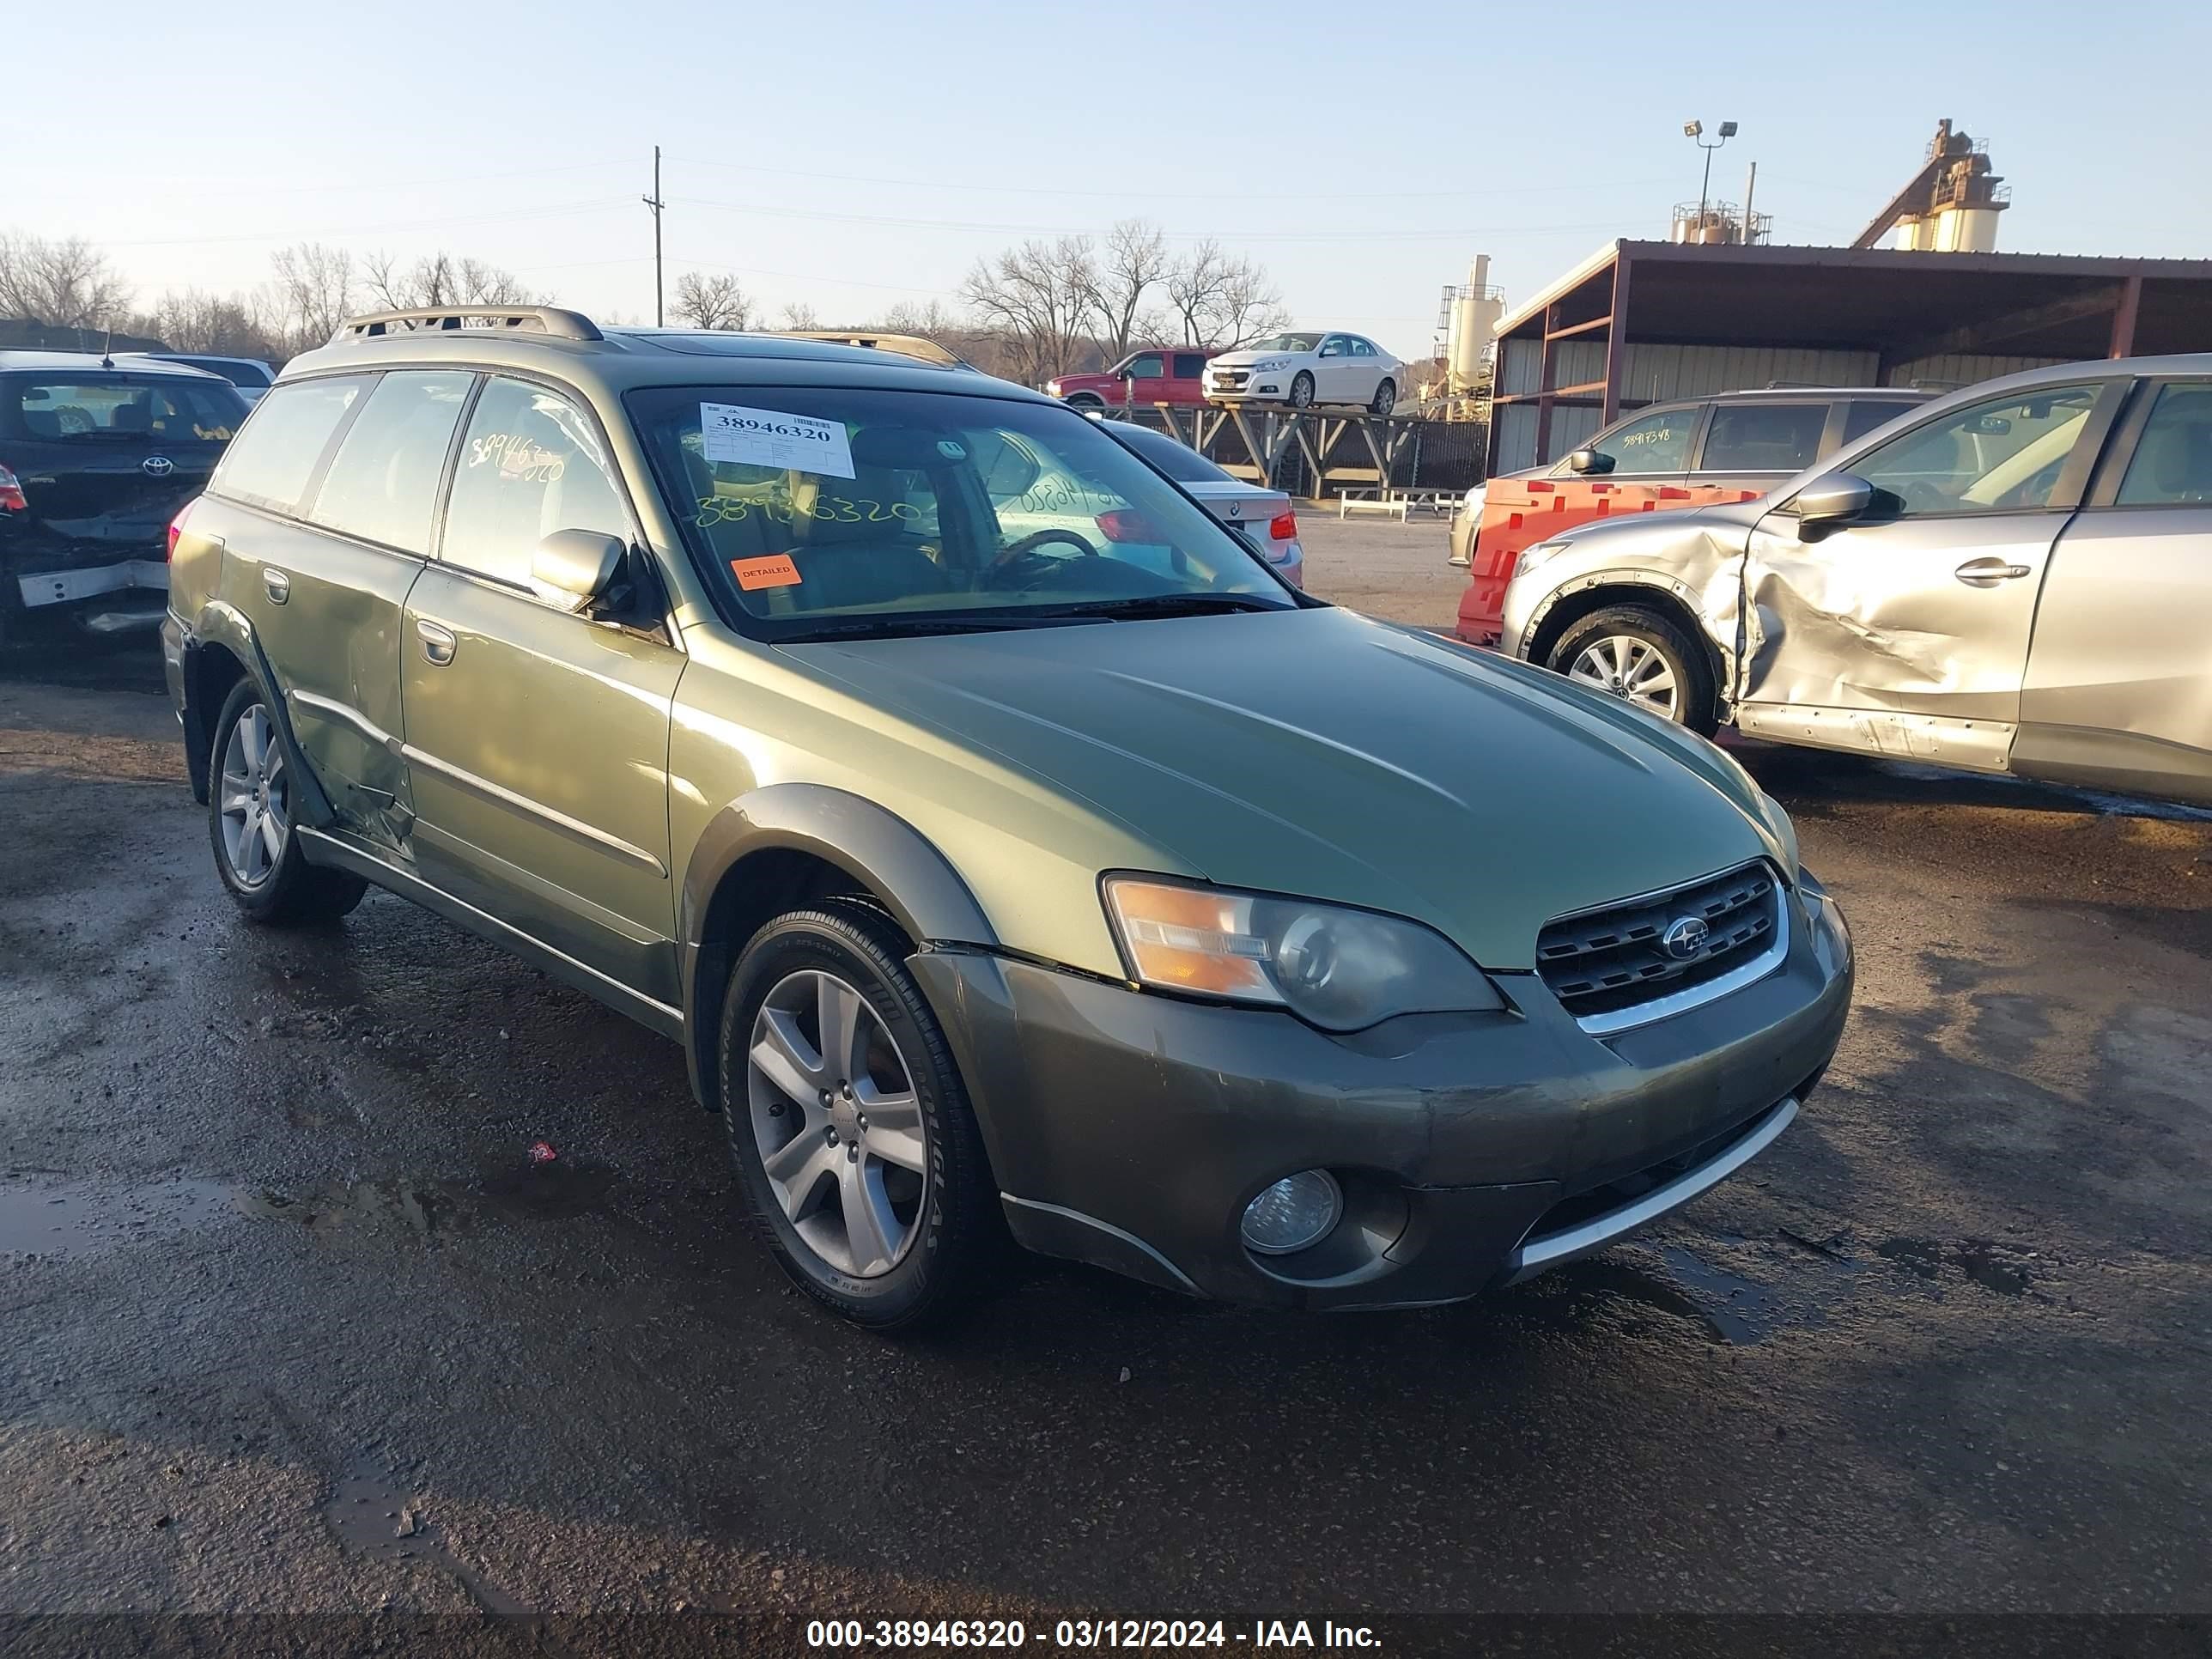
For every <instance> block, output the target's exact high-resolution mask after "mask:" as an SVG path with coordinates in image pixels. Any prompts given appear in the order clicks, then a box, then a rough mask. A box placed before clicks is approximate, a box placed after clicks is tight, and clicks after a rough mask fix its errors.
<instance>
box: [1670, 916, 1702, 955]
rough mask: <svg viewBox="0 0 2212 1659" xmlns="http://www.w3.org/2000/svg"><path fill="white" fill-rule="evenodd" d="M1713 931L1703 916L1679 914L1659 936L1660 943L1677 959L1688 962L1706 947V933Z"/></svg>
mask: <svg viewBox="0 0 2212 1659" xmlns="http://www.w3.org/2000/svg"><path fill="white" fill-rule="evenodd" d="M1710 932H1711V929H1710V928H1708V927H1706V926H1705V918H1704V917H1703V916H1677V917H1675V918H1674V921H1671V922H1669V923H1668V926H1667V931H1666V932H1665V933H1662V934H1661V935H1660V936H1659V943H1660V945H1661V947H1662V949H1664V950H1665V951H1666V952H1667V954H1668V956H1670V957H1674V960H1675V961H1677V962H1687V961H1688V960H1689V959H1690V958H1691V957H1694V956H1695V955H1697V954H1698V952H1699V951H1702V950H1704V949H1705V935H1706V934H1707V933H1710Z"/></svg>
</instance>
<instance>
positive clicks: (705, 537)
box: [629, 386, 1296, 637]
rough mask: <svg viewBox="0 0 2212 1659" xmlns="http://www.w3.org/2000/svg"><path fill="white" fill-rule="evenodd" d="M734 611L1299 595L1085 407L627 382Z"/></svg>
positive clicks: (702, 555)
mask: <svg viewBox="0 0 2212 1659" xmlns="http://www.w3.org/2000/svg"><path fill="white" fill-rule="evenodd" d="M629 407H630V411H631V415H632V417H633V419H634V420H635V422H636V425H637V428H638V432H639V435H640V438H641V441H642V442H643V444H644V447H645V448H646V451H647V453H648V454H649V455H650V456H651V457H652V459H653V467H654V471H655V472H656V474H657V476H658V477H659V481H660V484H661V487H662V489H664V491H665V493H666V495H668V497H669V500H670V504H671V509H672V510H673V512H674V513H675V516H676V517H677V518H678V521H679V522H680V523H682V524H683V525H684V526H685V532H684V533H685V536H686V538H687V539H688V540H689V542H690V545H691V550H692V552H693V555H694V556H695V558H696V562H697V563H698V564H699V565H700V567H701V568H702V570H704V571H705V572H706V573H707V574H708V579H709V580H711V581H713V582H714V584H715V586H717V588H718V590H719V592H720V598H721V600H722V603H723V605H724V609H725V610H726V612H728V613H729V614H731V615H732V617H738V616H742V617H746V618H749V619H750V621H751V623H755V624H757V625H758V628H759V631H760V632H761V633H762V634H763V635H764V636H767V637H792V636H796V635H804V634H805V633H807V632H809V631H818V630H820V629H823V627H825V626H827V625H829V624H831V623H833V622H836V621H837V620H839V619H842V622H843V623H844V626H843V627H842V628H841V629H839V631H856V630H857V631H870V630H872V629H878V628H880V629H884V630H886V631H888V629H890V628H892V627H894V626H897V627H907V628H912V627H915V626H926V627H928V628H932V629H937V630H939V631H944V630H945V629H957V628H983V627H1008V626H1025V625H1030V624H1032V623H1043V622H1046V621H1047V620H1067V619H1070V618H1077V617H1083V616H1086V615H1090V614H1093V613H1096V614H1099V615H1101V616H1103V615H1105V614H1108V613H1110V612H1111V611H1114V610H1115V609H1116V608H1117V607H1121V608H1126V607H1127V606H1129V605H1135V606H1136V607H1137V610H1138V613H1139V614H1143V613H1144V612H1145V611H1146V610H1148V609H1157V608H1159V607H1161V606H1163V605H1164V606H1167V607H1170V608H1175V607H1182V608H1187V609H1206V608H1218V609H1231V610H1235V609H1250V610H1262V609H1275V608H1279V607H1284V606H1291V605H1295V604H1296V600H1295V599H1292V598H1291V595H1290V594H1289V592H1287V591H1286V590H1285V588H1284V587H1283V586H1281V584H1280V583H1279V582H1278V581H1277V580H1275V578H1274V577H1273V574H1271V573H1269V572H1268V570H1267V568H1266V567H1265V566H1264V565H1263V564H1262V563H1261V562H1260V561H1259V560H1258V559H1256V558H1255V557H1254V556H1252V554H1251V553H1250V552H1249V551H1248V550H1246V549H1245V548H1244V547H1243V544H1241V543H1239V542H1238V541H1237V539H1236V538H1234V537H1232V536H1231V535H1230V534H1229V533H1228V532H1226V531H1225V530H1224V529H1222V528H1221V526H1219V525H1218V524H1216V523H1215V522H1214V520H1212V517H1211V516H1210V515H1208V514H1207V513H1206V512H1205V510H1204V509H1202V508H1200V507H1197V506H1196V505H1195V504H1194V503H1193V502H1192V501H1190V500H1189V499H1188V497H1186V496H1184V495H1182V493H1181V492H1180V491H1178V490H1176V489H1175V488H1174V487H1173V486H1172V485H1170V483H1167V482H1166V481H1165V480H1164V479H1163V478H1161V477H1159V476H1158V474H1157V473H1155V472H1154V471H1152V470H1151V469H1150V468H1149V467H1147V466H1146V465H1144V464H1143V463H1141V462H1140V461H1139V460H1138V459H1136V457H1135V456H1133V455H1132V454H1130V453H1128V452H1127V450H1125V449H1124V448H1122V447H1121V443H1120V442H1119V441H1117V440H1116V439H1115V438H1113V437H1111V436H1109V435H1108V434H1106V433H1105V432H1103V431H1102V430H1101V429H1100V428H1099V427H1098V425H1097V423H1096V422H1091V421H1088V420H1085V418H1084V417H1083V416H1080V415H1078V414H1076V413H1074V412H1073V411H1072V410H1066V409H1062V408H1059V407H1056V406H1051V405H1042V404H1028V403H1023V402H1018V401H1008V400H1002V399H999V398H975V397H963V396H954V395H948V394H945V393H940V392H887V391H842V390H830V389H827V388H802V387H793V386H775V387H767V386H750V387H747V386H731V387H723V388H716V387H697V386H690V387H668V388H662V389H657V390H653V391H643V392H632V393H631V394H630V396H629Z"/></svg>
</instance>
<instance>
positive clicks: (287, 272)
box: [261, 242, 354, 356]
mask: <svg viewBox="0 0 2212 1659" xmlns="http://www.w3.org/2000/svg"><path fill="white" fill-rule="evenodd" d="M269 267H270V282H269V283H268V285H267V287H265V288H264V289H263V290H262V297H261V323H262V326H263V328H264V331H266V332H267V333H268V334H269V336H270V338H271V339H272V340H273V341H275V342H276V343H277V344H278V345H279V346H280V347H281V348H282V349H283V352H284V355H285V356H292V355H293V354H295V353H296V352H301V351H305V350H307V349H309V348H311V347H313V346H319V345H321V344H322V343H324V342H325V341H326V340H328V339H329V338H330V337H331V336H332V335H334V334H336V333H337V331H338V325H339V324H340V323H342V322H343V321H344V320H345V319H347V317H349V316H350V315H351V314H352V312H353V302H354V270H353V255H352V254H350V253H349V252H346V250H345V249H343V248H342V247H330V246H325V245H324V244H323V243H320V242H300V243H296V244H295V245H294V246H291V247H288V248H280V249H279V250H277V252H276V253H275V254H273V255H271V256H270V261H269Z"/></svg>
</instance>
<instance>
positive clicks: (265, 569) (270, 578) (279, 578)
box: [261, 564, 292, 605]
mask: <svg viewBox="0 0 2212 1659" xmlns="http://www.w3.org/2000/svg"><path fill="white" fill-rule="evenodd" d="M261 589H262V592H264V593H266V594H268V595H269V603H270V604H271V605H282V604H283V603H284V601H285V600H287V599H290V598H291V597H292V579H291V578H290V577H289V576H288V575H286V574H284V573H283V571H281V570H279V569H278V568H276V566H275V565H273V564H264V565H263V566H262V567H261Z"/></svg>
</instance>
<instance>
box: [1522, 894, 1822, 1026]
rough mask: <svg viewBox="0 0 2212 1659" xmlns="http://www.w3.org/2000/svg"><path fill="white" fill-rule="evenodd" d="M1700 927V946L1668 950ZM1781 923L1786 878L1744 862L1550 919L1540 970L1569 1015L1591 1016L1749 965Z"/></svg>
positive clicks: (1541, 937)
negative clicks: (1722, 872) (1660, 890)
mask: <svg viewBox="0 0 2212 1659" xmlns="http://www.w3.org/2000/svg"><path fill="white" fill-rule="evenodd" d="M1686 923H1688V924H1690V925H1689V926H1687V927H1686V926H1685V925H1684V924H1686ZM1699 924H1702V926H1703V927H1704V928H1705V936H1704V938H1703V939H1702V940H1699V941H1697V942H1696V945H1695V949H1694V950H1690V951H1685V952H1684V953H1683V954H1680V955H1677V954H1675V951H1674V950H1670V949H1669V948H1668V939H1670V938H1671V939H1674V940H1675V941H1676V948H1677V949H1680V948H1681V947H1682V946H1683V945H1687V944H1689V943H1690V940H1691V939H1692V938H1693V937H1694V935H1695V933H1696V927H1697V926H1698V925H1699ZM1781 927H1782V885H1781V883H1780V882H1778V880H1777V879H1776V878H1775V876H1774V872H1773V871H1772V870H1771V868H1769V867H1768V866H1766V865H1765V864H1747V865H1745V866H1743V867H1742V868H1741V869H1739V870H1731V871H1729V872H1728V873H1727V874H1725V875H1719V876H1709V877H1707V878H1705V880H1703V881H1694V882H1692V883H1690V884H1688V885H1686V886H1683V887H1677V888H1674V890H1671V891H1668V892H1665V893H1654V894H1649V895H1647V896H1644V897H1642V898H1637V899H1631V900H1629V901H1627V902H1626V903H1622V904H1616V905H1613V906H1611V907H1609V908H1606V909H1603V910H1589V911H1585V912H1584V913H1583V914H1582V915H1575V916H1563V917H1561V918H1560V919H1559V921H1553V922H1549V923H1547V924H1546V926H1545V927H1544V930H1543V932H1542V933H1539V934H1538V935H1537V936H1536V972H1537V974H1538V975H1539V976H1540V977H1541V978H1542V980H1543V981H1544V983H1545V984H1546V985H1547V987H1550V989H1551V992H1552V994H1553V996H1555V997H1557V998H1559V1002H1560V1005H1561V1006H1563V1007H1565V1009H1566V1011H1567V1012H1569V1013H1571V1014H1572V1015H1574V1016H1575V1018H1577V1019H1580V1020H1583V1021H1586V1022H1587V1021H1589V1020H1591V1019H1592V1018H1595V1017H1599V1016H1604V1015H1619V1014H1622V1013H1626V1012H1631V1011H1632V1010H1635V1009H1637V1008H1639V1007H1641V1006H1644V1004H1646V1003H1650V1002H1656V1001H1658V1000H1660V999H1662V998H1668V997H1673V996H1674V995H1676V994H1680V993H1681V992H1684V991H1688V990H1691V989H1692V988H1694V987H1697V986H1699V985H1704V984H1707V983H1709V982H1711V981H1713V980H1717V979H1719V978H1721V977H1722V976H1723V975H1727V974H1730V973H1733V972H1735V970H1736V969H1739V968H1743V967H1746V966H1748V965H1749V964H1750V963H1753V962H1754V961H1755V960H1757V959H1758V958H1759V957H1760V956H1762V955H1763V954H1765V952H1766V951H1768V950H1770V949H1771V947H1772V946H1774V945H1776V944H1778V942H1779V940H1780V939H1781V937H1782V935H1781V931H1780V930H1781ZM1608 1023H1609V1022H1608Z"/></svg>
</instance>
